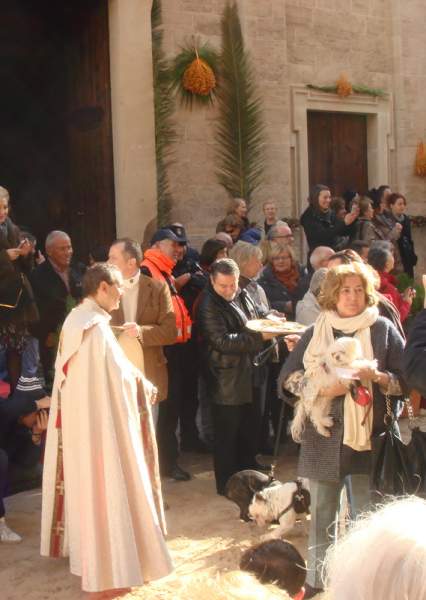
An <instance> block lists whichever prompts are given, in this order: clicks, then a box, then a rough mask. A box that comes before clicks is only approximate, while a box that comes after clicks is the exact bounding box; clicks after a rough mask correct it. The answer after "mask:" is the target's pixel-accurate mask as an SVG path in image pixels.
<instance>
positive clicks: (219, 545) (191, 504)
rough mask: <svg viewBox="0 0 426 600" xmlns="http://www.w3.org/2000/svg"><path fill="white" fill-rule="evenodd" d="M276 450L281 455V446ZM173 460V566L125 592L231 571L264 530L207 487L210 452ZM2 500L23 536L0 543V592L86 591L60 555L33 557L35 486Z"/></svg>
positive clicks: (23, 595) (65, 599) (148, 594)
mask: <svg viewBox="0 0 426 600" xmlns="http://www.w3.org/2000/svg"><path fill="white" fill-rule="evenodd" d="M282 449H283V450H282V453H283V454H284V453H285V447H282ZM265 460H266V459H265ZM180 462H181V464H182V466H183V467H185V468H188V469H189V470H190V471H191V473H192V474H193V476H194V477H193V479H192V480H191V481H189V482H179V483H177V482H174V481H170V480H165V481H163V492H164V497H165V499H166V501H167V503H168V504H169V505H170V509H169V510H168V511H167V512H166V518H167V524H168V529H169V534H168V538H167V542H168V546H169V549H170V552H171V554H172V557H173V562H174V565H175V571H174V573H173V574H172V575H171V576H169V577H167V578H165V579H162V580H161V581H158V582H155V583H152V584H150V585H148V586H145V587H141V588H137V589H136V588H135V589H133V590H132V592H131V593H129V594H128V596H127V597H128V598H145V599H149V600H151V599H154V598H155V599H161V600H162V599H172V598H174V597H175V595H176V589H177V588H179V587H180V582H181V580H182V577H183V576H186V575H190V574H194V573H197V574H198V573H200V574H203V573H209V574H210V573H211V574H213V573H215V572H217V571H223V570H227V569H236V568H238V563H239V559H240V555H241V552H242V550H243V549H245V548H247V547H248V546H250V545H252V544H254V543H256V542H257V541H259V539H260V536H261V535H262V534H263V533H265V530H262V529H259V528H258V527H257V526H256V525H255V524H254V523H253V524H252V523H249V524H248V523H243V522H241V521H240V520H239V518H238V515H239V510H238V508H237V506H236V505H235V504H233V503H231V502H230V501H229V500H227V499H226V498H223V497H221V496H218V495H217V494H216V493H215V488H214V477H213V472H212V459H211V457H210V456H201V455H195V454H194V455H193V454H183V455H182V459H181V461H180ZM295 468H296V457H295V456H294V455H293V456H283V457H281V458H280V460H279V463H278V469H277V477H278V478H279V479H281V480H282V481H287V480H290V479H293V478H294V476H295ZM6 502H7V520H8V523H9V525H10V526H11V527H12V529H14V530H15V531H17V532H18V533H20V534H21V535H22V536H23V537H24V540H23V542H22V543H21V544H14V545H6V544H1V545H0V598H1V599H2V600H15V599H18V598H19V599H20V600H22V599H25V600H54V599H56V598H60V599H61V600H76V599H80V598H85V597H87V596H86V595H85V594H82V593H81V592H80V580H79V578H77V577H75V576H73V575H70V573H69V570H68V561H67V560H66V559H47V558H42V557H40V556H39V536H40V508H41V491H40V490H34V491H31V492H23V493H21V494H17V495H16V496H13V497H11V498H8V499H7V500H6ZM296 533H297V530H296ZM300 533H301V531H300V530H299V534H300ZM291 541H292V542H293V543H294V544H295V545H296V546H297V547H298V548H299V550H300V551H301V552H302V553H303V554H305V551H306V537H304V536H303V535H296V537H292V538H291ZM188 599H189V596H188Z"/></svg>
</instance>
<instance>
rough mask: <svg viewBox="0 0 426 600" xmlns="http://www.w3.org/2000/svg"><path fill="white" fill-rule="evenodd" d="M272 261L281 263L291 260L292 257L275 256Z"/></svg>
mask: <svg viewBox="0 0 426 600" xmlns="http://www.w3.org/2000/svg"><path fill="white" fill-rule="evenodd" d="M272 260H276V261H279V260H291V256H273V257H272Z"/></svg>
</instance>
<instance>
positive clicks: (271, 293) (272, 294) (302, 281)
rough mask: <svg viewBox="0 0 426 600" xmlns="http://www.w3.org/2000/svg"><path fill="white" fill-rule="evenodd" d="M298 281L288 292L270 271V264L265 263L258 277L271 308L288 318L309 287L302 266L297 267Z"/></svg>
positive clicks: (292, 315) (305, 272)
mask: <svg viewBox="0 0 426 600" xmlns="http://www.w3.org/2000/svg"><path fill="white" fill-rule="evenodd" d="M299 275H300V277H299V281H298V284H297V286H296V288H295V289H294V290H293V291H292V292H290V291H289V290H288V289H287V288H286V287H285V286H284V285H283V284H282V283H281V281H279V280H278V279H277V278H276V277H275V275H274V272H273V271H272V268H271V266H270V265H267V266H266V267H265V268H264V269H263V272H262V275H261V276H260V277H259V279H258V283H259V285H261V286H262V287H263V289H264V290H265V294H266V297H267V298H268V300H269V303H270V305H271V307H272V308H274V309H275V310H279V311H280V312H283V313H286V314H287V316H288V318H290V319H293V318H294V313H295V311H296V304H297V303H298V302H299V300H302V298H303V296H304V295H305V294H306V292H307V291H308V289H309V275H308V272H307V271H306V269H305V268H304V267H299ZM287 302H291V304H292V310H291V311H290V312H289V311H288V309H286V304H287Z"/></svg>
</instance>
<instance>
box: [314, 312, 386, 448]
mask: <svg viewBox="0 0 426 600" xmlns="http://www.w3.org/2000/svg"><path fill="white" fill-rule="evenodd" d="M378 316H379V311H378V309H377V307H376V306H371V307H368V308H366V309H365V310H364V311H363V312H362V313H360V314H359V315H357V316H355V317H345V318H343V317H339V315H338V314H337V312H335V311H331V310H326V311H322V312H321V313H320V315H319V317H318V318H317V320H316V321H315V326H314V333H313V336H312V339H311V341H310V342H309V344H308V347H307V348H306V351H305V354H304V356H303V364H304V366H305V373H306V374H307V375H308V376H311V377H315V374H316V372H317V370H318V369H319V367H320V365H321V363H322V362H323V360H324V356H325V353H326V350H327V348H328V347H329V346H331V344H333V342H334V335H333V329H336V330H338V331H342V332H343V333H345V334H352V333H354V332H355V336H354V337H356V338H358V340H359V341H360V343H361V348H362V354H363V358H366V359H369V360H373V359H374V355H373V347H372V345H371V335H370V327H371V325H373V324H374V323H375V322H376V320H377V318H378ZM361 383H362V384H363V385H364V386H365V387H366V388H368V390H369V392H370V394H371V397H373V395H372V384H371V381H365V382H364V381H362V382H361ZM365 410H366V409H365V407H363V406H360V405H359V404H357V403H356V402H355V401H354V400H353V398H352V396H351V394H350V392H347V393H346V395H345V404H344V429H343V443H344V444H345V445H347V446H350V447H351V448H353V449H354V450H358V451H363V450H371V433H372V430H373V409H371V410H370V412H369V414H368V417H367V419H366V421H365V423H364V425H362V424H361V423H362V420H363V419H364V417H365Z"/></svg>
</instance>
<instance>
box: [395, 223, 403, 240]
mask: <svg viewBox="0 0 426 600" xmlns="http://www.w3.org/2000/svg"><path fill="white" fill-rule="evenodd" d="M393 231H394V232H395V239H396V240H397V239H398V238H399V237H400V236H401V231H402V225H401V223H395V225H394V227H393Z"/></svg>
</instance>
